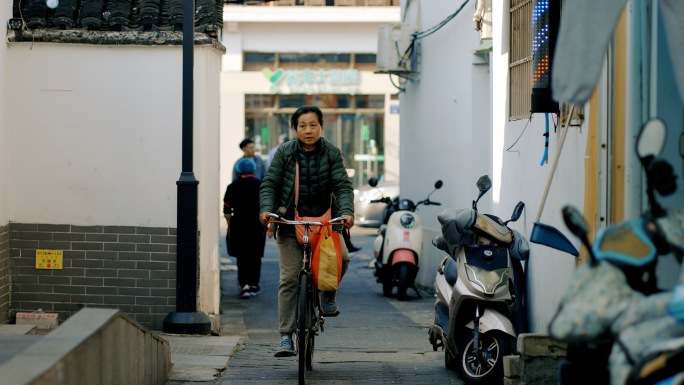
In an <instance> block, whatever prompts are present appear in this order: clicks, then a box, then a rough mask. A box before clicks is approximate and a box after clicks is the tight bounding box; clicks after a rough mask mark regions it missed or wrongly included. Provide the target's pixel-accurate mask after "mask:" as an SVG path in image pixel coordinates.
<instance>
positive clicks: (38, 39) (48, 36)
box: [7, 29, 226, 53]
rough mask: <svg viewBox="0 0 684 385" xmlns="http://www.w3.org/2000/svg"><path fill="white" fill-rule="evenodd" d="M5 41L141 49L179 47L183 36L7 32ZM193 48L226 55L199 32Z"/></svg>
mask: <svg viewBox="0 0 684 385" xmlns="http://www.w3.org/2000/svg"><path fill="white" fill-rule="evenodd" d="M7 32H8V33H7V41H8V43H9V44H12V43H60V44H90V45H144V46H165V45H182V44H183V33H182V32H175V31H155V32H141V31H123V32H116V31H88V30H49V29H37V30H27V29H24V30H18V31H15V30H9V31H7ZM194 41H195V45H196V46H197V45H201V46H211V47H212V48H214V49H216V50H218V51H220V52H221V53H225V52H226V48H225V47H224V46H223V45H222V44H221V43H220V42H219V41H217V40H216V39H214V38H212V37H210V36H207V35H206V34H204V33H201V32H195V39H194Z"/></svg>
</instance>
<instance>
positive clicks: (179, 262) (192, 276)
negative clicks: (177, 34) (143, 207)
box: [163, 0, 211, 334]
mask: <svg viewBox="0 0 684 385" xmlns="http://www.w3.org/2000/svg"><path fill="white" fill-rule="evenodd" d="M183 1H184V2H183V143H182V151H183V166H182V167H183V168H182V171H181V175H180V179H178V181H177V182H176V185H177V186H178V203H177V204H178V206H177V214H176V218H177V219H176V221H177V222H176V226H177V227H176V228H177V234H176V245H177V246H176V311H174V312H170V313H169V314H168V315H167V316H166V318H165V319H164V329H163V330H164V332H165V333H174V334H211V321H210V320H209V317H208V316H207V315H206V314H205V313H203V312H201V311H197V281H198V260H199V258H198V257H199V255H198V254H199V246H198V232H197V227H198V226H197V185H198V184H199V181H198V180H197V179H195V174H194V173H193V172H192V150H193V137H192V135H193V133H192V131H193V127H192V121H193V87H194V86H193V60H194V40H195V39H194V34H195V30H194V27H195V20H194V13H195V12H194V11H195V0H183Z"/></svg>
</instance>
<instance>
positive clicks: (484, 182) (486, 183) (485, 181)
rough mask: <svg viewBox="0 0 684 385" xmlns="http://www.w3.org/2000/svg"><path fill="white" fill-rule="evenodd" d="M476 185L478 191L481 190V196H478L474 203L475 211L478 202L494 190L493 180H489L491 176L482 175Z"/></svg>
mask: <svg viewBox="0 0 684 385" xmlns="http://www.w3.org/2000/svg"><path fill="white" fill-rule="evenodd" d="M475 185H476V186H477V189H478V190H480V194H478V195H477V199H476V200H474V201H473V210H477V202H479V201H480V198H482V196H483V195H485V193H486V192H487V191H489V189H490V188H492V180H491V179H489V175H482V176H481V177H480V178H479V179H478V180H477V183H475Z"/></svg>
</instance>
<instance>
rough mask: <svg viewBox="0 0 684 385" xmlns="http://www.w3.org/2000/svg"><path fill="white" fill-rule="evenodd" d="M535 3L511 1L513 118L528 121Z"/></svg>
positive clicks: (511, 112)
mask: <svg viewBox="0 0 684 385" xmlns="http://www.w3.org/2000/svg"><path fill="white" fill-rule="evenodd" d="M533 6H534V4H533V0H510V8H509V9H510V15H511V25H510V28H511V30H510V36H511V41H510V51H509V65H508V66H509V71H510V76H509V79H510V88H509V95H508V100H509V119H510V120H519V119H528V118H529V117H530V110H531V107H532V106H531V104H532V102H531V94H532V8H533Z"/></svg>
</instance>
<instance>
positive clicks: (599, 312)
mask: <svg viewBox="0 0 684 385" xmlns="http://www.w3.org/2000/svg"><path fill="white" fill-rule="evenodd" d="M665 137H666V127H665V125H664V123H663V122H662V121H660V120H658V119H653V120H650V121H649V122H647V123H646V124H645V125H644V127H643V128H642V130H641V133H640V134H639V138H638V139H637V145H636V152H637V155H638V156H639V159H640V160H641V163H642V165H643V167H644V170H645V171H646V178H647V194H648V198H649V206H650V207H649V210H648V211H647V212H646V213H644V214H642V215H641V216H639V217H637V218H633V219H630V220H628V221H626V222H623V223H620V224H616V225H611V226H608V227H607V228H605V229H604V230H603V231H601V232H600V233H599V234H598V237H597V239H596V241H595V242H594V244H593V245H592V244H590V243H589V240H588V235H587V233H588V226H587V224H586V222H585V221H584V219H583V218H582V216H581V215H580V214H579V211H578V210H576V209H574V208H572V207H571V206H566V207H565V208H564V209H563V219H564V221H565V223H566V225H567V227H568V228H569V229H570V230H571V231H572V232H573V234H575V235H576V236H578V237H579V238H580V240H581V241H582V243H583V244H584V245H585V246H586V247H587V249H588V250H589V260H588V261H587V262H586V263H585V264H583V265H582V266H580V267H579V268H578V269H577V271H576V272H575V275H574V279H573V281H572V282H571V283H570V286H569V288H568V291H567V292H566V294H565V296H564V297H563V299H562V300H561V304H560V306H559V308H558V310H557V312H556V314H555V315H554V317H553V319H552V320H551V323H550V325H549V333H550V335H551V336H552V337H553V338H555V339H557V340H559V341H563V342H566V343H567V344H568V353H567V357H566V358H565V359H564V360H563V361H562V362H561V365H560V369H559V384H561V385H564V384H576V383H581V382H592V383H611V384H614V385H618V384H644V385H645V384H655V383H657V382H658V381H661V380H664V379H667V378H669V379H670V380H672V381H671V382H669V383H675V382H674V381H675V380H674V379H675V377H677V376H679V377H682V373H681V372H682V370H684V339H682V338H681V337H684V275H682V274H681V273H680V278H679V286H678V288H677V289H676V290H675V291H674V293H675V294H674V295H673V292H672V291H662V290H660V289H659V288H658V286H657V263H658V256H659V255H665V254H668V253H670V252H673V254H674V255H675V257H677V259H678V261H679V263H680V264H681V262H682V255H683V254H682V253H683V251H684V229H683V228H682V223H684V210H683V209H682V208H677V209H664V208H662V207H661V206H660V205H659V203H658V201H657V200H656V199H655V192H658V193H659V194H660V195H669V194H671V193H673V192H674V191H675V190H676V184H675V183H676V182H675V181H676V177H675V176H674V174H673V172H672V167H671V166H670V165H669V164H667V162H665V161H664V160H662V159H659V158H658V156H659V155H660V151H661V149H662V146H663V143H664V141H665ZM538 243H541V244H545V245H546V246H549V247H554V245H553V244H552V242H550V243H548V244H547V243H544V242H538ZM678 292H679V293H681V294H680V295H677V293H678ZM678 381H680V382H676V383H682V382H681V381H682V379H681V378H680V379H679V380H678Z"/></svg>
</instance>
